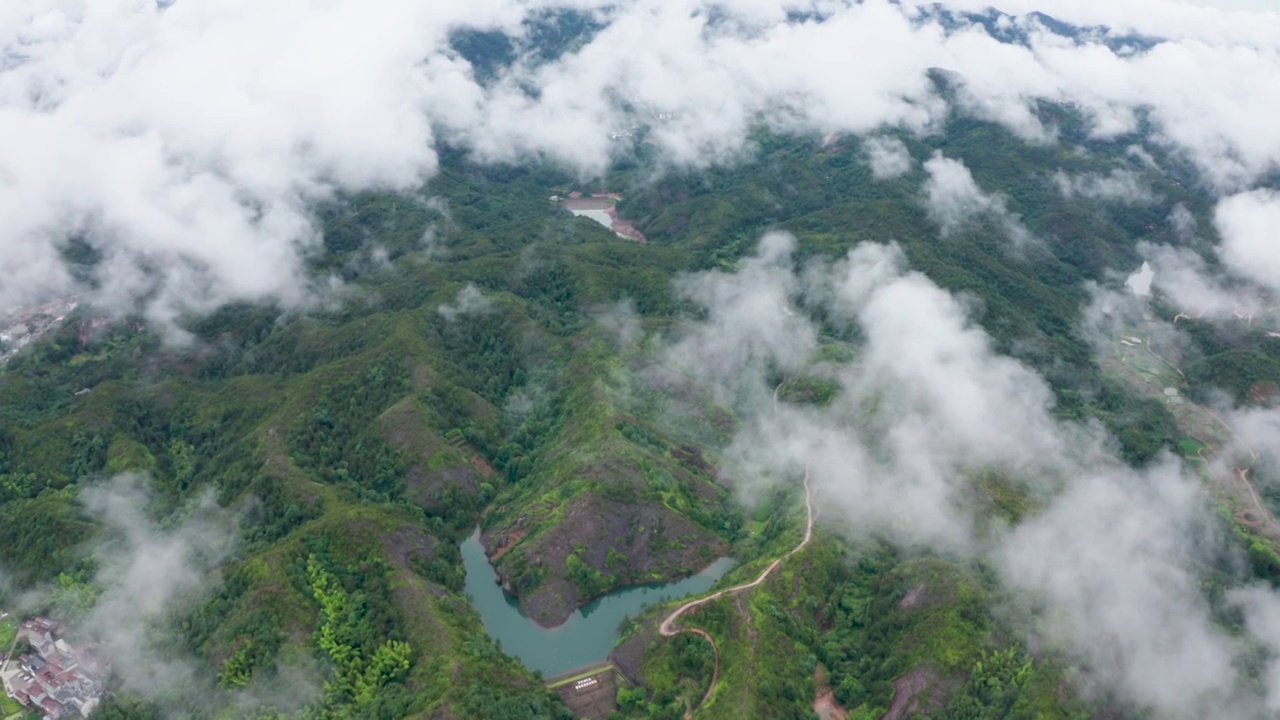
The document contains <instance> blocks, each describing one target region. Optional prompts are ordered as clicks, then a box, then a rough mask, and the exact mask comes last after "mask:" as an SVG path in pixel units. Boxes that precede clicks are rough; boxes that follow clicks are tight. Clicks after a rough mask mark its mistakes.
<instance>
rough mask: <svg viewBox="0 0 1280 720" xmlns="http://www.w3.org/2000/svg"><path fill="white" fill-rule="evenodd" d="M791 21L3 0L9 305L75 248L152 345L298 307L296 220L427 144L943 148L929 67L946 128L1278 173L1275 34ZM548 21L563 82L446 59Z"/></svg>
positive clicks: (522, 64)
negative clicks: (571, 32)
mask: <svg viewBox="0 0 1280 720" xmlns="http://www.w3.org/2000/svg"><path fill="white" fill-rule="evenodd" d="M946 4H947V5H948V6H950V7H954V8H970V9H981V8H982V7H985V5H986V3H985V2H977V1H976V0H949V2H948V3H946ZM795 5H796V4H795V3H793V2H787V1H786V0H752V1H751V2H745V1H744V2H737V3H730V4H728V5H726V4H722V3H719V4H715V8H716V12H715V13H712V12H710V10H709V8H710V7H711V4H710V3H709V2H705V1H704V0H661V1H659V0H636V2H633V3H629V4H625V5H615V4H610V3H606V2H604V0H565V2H562V3H557V2H553V1H552V0H544V1H542V2H536V3H517V2H515V1H514V0H477V2H470V3H464V4H457V3H417V2H409V1H408V0H378V2H375V3H373V4H372V5H371V4H369V3H363V2H356V1H355V0H334V1H333V2H328V3H322V4H319V5H317V4H315V3H310V2H305V1H304V0H282V1H281V2H277V3H272V4H271V5H270V6H269V7H267V6H263V5H262V4H261V3H251V2H248V0H227V1H226V2H221V3H216V4H210V3H202V2H196V1H194V0H179V2H176V3H173V4H171V5H168V6H167V7H163V8H162V7H159V6H157V5H156V4H155V3H153V2H147V1H144V0H106V1H104V2H94V3H89V2H86V1H85V0H17V1H16V2H11V3H6V4H5V6H4V8H3V9H0V137H4V138H6V139H8V142H7V144H6V146H5V151H4V152H3V153H0V214H2V215H3V216H4V217H5V224H4V227H3V228H0V246H3V248H4V250H5V252H4V253H3V255H2V256H0V271H2V272H3V280H0V306H9V305H13V304H18V303H24V302H27V301H29V300H31V299H33V297H37V296H40V295H46V294H51V293H58V292H67V291H69V290H72V289H79V290H81V291H84V292H87V289H86V288H74V287H73V286H74V282H73V280H72V279H71V277H70V276H69V275H68V273H66V272H65V271H64V270H63V269H62V267H61V261H60V259H59V255H58V247H59V246H60V244H62V243H64V242H65V241H66V239H67V238H68V237H70V236H83V237H84V238H86V239H87V240H88V241H89V242H91V243H92V244H94V245H96V246H97V247H98V248H99V249H100V250H101V251H102V252H103V254H104V255H105V260H104V266H103V270H102V272H101V278H100V279H101V281H102V285H101V288H100V289H99V290H97V291H95V292H93V293H89V294H90V295H92V297H91V298H90V299H94V300H97V301H98V302H101V303H106V304H108V305H112V306H114V307H116V308H120V309H124V308H132V307H133V305H134V304H135V303H139V302H140V303H142V304H143V305H144V307H145V308H146V309H147V310H148V311H149V313H150V314H151V315H152V317H153V318H155V319H156V320H158V321H160V322H162V323H163V322H166V321H168V320H169V319H171V318H173V317H175V316H176V315H177V314H180V313H181V312H183V311H195V312H202V311H206V310H208V309H209V308H211V307H214V306H216V305H218V304H220V303H222V302H226V301H228V300H233V299H246V300H276V301H279V302H281V303H283V304H286V305H305V304H306V303H308V302H310V301H311V300H312V299H313V296H314V288H311V287H309V286H308V283H307V282H305V280H304V278H303V275H304V272H303V270H304V263H303V262H302V259H301V255H302V254H303V253H305V252H306V251H307V250H308V249H311V248H314V247H315V246H316V244H317V237H316V229H315V227H314V222H313V219H312V217H311V216H310V207H311V205H312V204H313V203H314V202H315V201H317V200H320V199H324V198H327V197H330V196H331V195H332V194H333V192H334V191H335V190H351V189H363V188H388V189H393V190H403V189H408V188H415V187H417V186H419V185H420V184H421V183H422V182H423V181H424V180H425V179H428V178H430V177H431V176H432V174H433V173H434V172H435V169H436V162H437V159H436V154H435V147H436V143H437V141H438V135H439V134H443V135H444V136H446V137H447V138H449V139H450V140H452V141H453V142H456V143H459V144H462V145H464V146H465V147H467V148H469V149H470V150H471V151H472V153H473V154H474V155H475V156H476V157H477V158H480V159H483V160H494V161H496V160H519V159H521V158H523V157H526V156H528V155H531V154H539V155H543V156H546V157H550V158H553V159H555V160H559V161H561V162H564V163H568V164H570V165H572V166H573V167H575V168H577V169H578V170H579V171H580V172H581V173H583V174H584V175H592V174H595V173H599V172H601V171H602V170H603V169H604V168H606V167H607V165H608V163H609V161H610V158H611V155H612V154H613V153H615V152H619V151H624V152H625V151H626V150H627V148H626V147H625V144H626V141H618V140H616V139H614V138H612V137H611V133H614V132H616V130H617V129H618V128H620V127H627V126H630V125H634V124H637V123H641V122H643V123H646V124H649V125H650V126H651V132H650V134H649V139H650V140H651V141H652V142H653V143H655V147H656V148H657V149H658V150H659V155H660V157H661V158H662V160H663V162H666V163H671V164H677V165H693V166H701V165H705V164H707V163H710V162H729V161H732V160H733V159H735V158H737V157H739V156H740V155H741V154H742V153H744V152H749V151H750V146H749V142H748V138H749V133H750V130H751V128H752V127H753V125H755V124H756V123H760V122H764V123H767V124H769V125H770V126H772V127H773V128H775V129H777V130H781V131H805V132H811V131H816V132H820V133H827V132H839V133H847V134H865V133H878V132H881V131H882V130H884V129H901V130H905V131H908V132H914V133H926V132H931V131H934V130H937V129H938V128H939V127H940V124H941V123H942V122H943V121H944V119H945V118H946V116H947V113H948V111H949V110H950V109H949V108H948V107H947V106H946V103H945V102H944V101H943V99H942V98H941V97H940V96H939V95H938V94H936V93H935V92H934V87H933V85H932V82H931V81H930V79H929V76H928V71H929V70H930V69H932V68H941V69H944V70H946V71H949V73H950V74H951V77H953V78H955V79H956V80H957V84H956V88H957V98H958V102H959V104H960V106H961V108H962V109H964V110H966V111H968V112H970V113H973V114H977V115H978V116H980V117H985V118H989V119H992V120H995V121H997V122H1000V123H1003V124H1005V125H1007V126H1008V127H1009V128H1011V129H1012V130H1014V131H1015V132H1017V133H1018V134H1020V135H1021V136H1022V137H1024V138H1027V139H1028V140H1033V141H1036V142H1052V141H1053V139H1054V137H1055V136H1056V132H1057V129H1056V128H1054V127H1052V126H1051V125H1046V124H1045V123H1044V122H1043V121H1042V119H1041V116H1040V115H1039V114H1038V113H1037V107H1036V105H1037V103H1038V102H1039V101H1041V100H1048V101H1055V102H1069V103H1072V104H1074V105H1075V106H1076V107H1078V108H1080V109H1081V111H1082V112H1084V113H1086V115H1087V116H1088V117H1089V118H1091V122H1092V123H1093V130H1094V132H1095V133H1096V134H1098V135H1103V136H1106V135H1115V134H1117V133H1120V132H1125V131H1129V130H1133V129H1135V128H1136V127H1137V119H1138V113H1137V110H1138V109H1139V108H1142V109H1145V111H1147V112H1148V113H1149V116H1150V118H1151V121H1152V127H1153V129H1154V132H1153V134H1152V136H1151V137H1150V138H1149V141H1150V142H1156V143H1164V144H1167V145H1168V146H1170V147H1172V148H1174V149H1175V150H1177V151H1178V152H1181V153H1184V154H1185V155H1186V156H1187V157H1188V158H1190V159H1191V160H1192V161H1194V162H1195V163H1196V164H1197V166H1198V167H1199V168H1200V169H1201V170H1202V171H1203V172H1204V173H1205V174H1206V176H1207V177H1208V178H1209V179H1210V180H1211V182H1212V183H1214V185H1215V186H1216V187H1218V188H1220V189H1222V190H1224V191H1237V190H1241V189H1245V188H1247V187H1248V186H1249V184H1250V183H1252V182H1254V181H1255V180H1256V179H1257V178H1258V177H1260V176H1262V175H1263V174H1265V173H1267V172H1270V171H1272V170H1275V169H1276V168H1278V167H1280V124H1277V123H1274V122H1271V120H1270V118H1271V117H1272V116H1274V115H1275V114H1276V111H1280V39H1278V38H1280V16H1276V15H1275V14H1265V15H1263V14H1256V13H1255V14H1247V13H1246V14H1242V13H1234V14H1233V13H1227V12H1223V11H1220V10H1215V9H1206V8H1197V7H1193V6H1190V5H1177V4H1171V3H1170V2H1165V0H1126V1H1125V2H1100V1H1092V0H1091V1H1089V2H1081V3H1069V4H1064V3H1050V2H1047V0H1045V1H1042V2H1034V1H1033V0H1009V1H1008V2H1005V3H1002V5H1003V6H1004V7H1005V9H1007V10H1012V11H1015V12H1025V11H1029V10H1032V9H1040V10H1045V11H1048V12H1051V13H1057V14H1060V15H1062V16H1063V17H1064V18H1066V19H1067V20H1074V21H1080V22H1099V23H1108V24H1111V25H1114V26H1116V27H1118V28H1121V29H1125V28H1128V27H1135V28H1139V29H1142V30H1144V31H1146V32H1153V33H1161V34H1163V35H1164V36H1166V37H1168V38H1170V41H1169V42H1164V43H1161V44H1159V45H1157V46H1156V47H1155V48H1153V49H1151V50H1150V51H1147V52H1126V51H1112V50H1111V49H1108V48H1107V47H1106V46H1105V45H1103V44H1101V43H1098V42H1095V41H1093V40H1088V39H1086V40H1085V41H1084V42H1083V43H1082V44H1077V43H1075V42H1072V41H1067V40H1064V39H1063V38H1060V37H1057V36H1053V35H1051V34H1050V33H1047V32H1045V31H1044V30H1043V29H1040V28H1038V27H1036V26H1035V24H1034V23H1030V22H1029V21H1025V20H1020V21H1018V22H1020V23H1022V24H1023V26H1024V29H1026V30H1027V32H1028V33H1029V38H1030V45H1029V47H1023V46H1015V45H1006V44H1002V43H1000V42H998V41H996V40H995V39H993V38H991V37H989V36H988V35H987V34H986V33H985V31H983V30H982V29H981V28H979V27H977V26H974V27H969V28H965V29H961V30H958V31H954V32H949V31H946V30H944V29H943V27H942V26H941V25H939V24H938V23H936V22H934V21H932V20H928V19H923V20H922V19H921V18H922V15H921V14H920V12H919V11H918V10H917V9H915V8H913V7H911V6H910V5H909V4H908V5H896V4H893V3H890V2H887V0H868V2H863V3H856V4H843V3H822V4H820V5H819V6H818V7H819V9H821V10H822V11H823V12H824V13H825V15H826V19H825V21H823V22H788V21H787V19H786V11H787V10H788V9H795V8H794V6H795ZM562 7H576V8H579V9H583V10H585V11H587V12H590V13H592V14H593V16H594V17H596V18H597V19H599V20H600V21H601V22H604V23H605V24H606V27H605V28H604V29H603V30H601V31H600V32H599V33H597V34H596V36H595V37H594V38H592V39H591V40H590V42H586V43H585V44H584V45H583V46H582V47H581V48H579V49H578V50H576V51H575V52H573V53H570V54H568V55H566V56H564V57H563V58H561V59H560V60H558V61H556V62H552V63H549V64H542V65H539V64H536V63H532V62H529V61H527V59H525V60H521V61H519V62H517V64H516V66H515V67H513V68H512V69H511V70H510V71H509V72H507V73H505V75H504V76H503V78H502V79H501V80H499V81H498V82H496V84H494V85H492V86H482V85H481V84H480V83H478V82H477V81H476V80H475V78H474V77H473V75H472V72H471V68H470V66H469V64H468V63H467V62H466V61H465V60H463V59H462V58H460V57H458V56H457V55H456V53H454V52H453V51H452V50H451V49H450V48H449V47H448V45H447V39H448V37H449V33H450V31H451V30H453V29H456V28H460V27H464V26H465V27H478V28H485V29H500V30H503V31H507V32H510V33H512V34H513V35H517V36H518V35H520V34H522V33H523V32H524V30H523V29H522V25H521V22H522V21H523V20H525V19H527V18H530V17H533V16H534V15H535V14H537V13H539V12H542V11H543V10H545V9H548V8H550V9H555V8H562ZM804 7H808V6H804ZM713 16H718V17H719V18H720V20H718V21H717V22H714V23H713V22H712V21H711V18H712V17H713ZM530 90H532V91H533V92H529V91H530ZM619 142H622V145H619ZM882 149H883V148H882ZM882 159H883V158H882ZM881 169H882V170H886V169H889V168H888V166H884V165H881ZM892 169H894V170H895V171H896V166H895V167H894V168H892ZM321 287H327V286H326V285H325V284H324V283H323V282H322V283H321Z"/></svg>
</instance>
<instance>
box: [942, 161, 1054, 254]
mask: <svg viewBox="0 0 1280 720" xmlns="http://www.w3.org/2000/svg"><path fill="white" fill-rule="evenodd" d="M924 169H925V171H927V172H928V173H929V177H928V179H927V180H925V183H924V191H925V196H926V206H927V209H928V211H929V217H930V218H932V219H933V221H934V222H936V223H937V224H938V226H939V227H940V228H941V230H942V236H943V237H947V236H949V235H952V234H954V233H955V232H956V231H957V230H959V229H960V228H961V227H963V226H964V225H965V223H968V222H969V221H971V220H973V219H975V218H979V217H982V216H987V217H991V218H994V219H995V220H997V221H998V222H999V223H1000V224H1001V225H1002V226H1003V227H1004V229H1005V232H1006V233H1007V234H1008V236H1009V239H1010V240H1012V241H1013V242H1014V244H1015V245H1017V246H1022V245H1025V244H1026V243H1027V242H1029V241H1030V240H1031V232H1030V231H1029V230H1027V229H1026V227H1025V226H1023V224H1022V221H1021V220H1019V219H1018V218H1017V217H1016V216H1014V215H1013V214H1011V213H1010V212H1009V209H1008V208H1007V207H1006V206H1005V200H1004V198H1003V197H1001V196H999V195H993V194H989V193H987V192H985V191H983V189H982V188H980V187H978V183H977V181H975V180H974V179H973V174H972V173H970V172H969V168H968V167H966V166H965V164H964V163H963V162H961V161H960V160H955V159H952V158H949V157H946V156H944V155H943V154H942V153H941V152H935V153H934V154H933V157H931V158H929V159H928V160H926V161H925V163H924Z"/></svg>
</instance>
